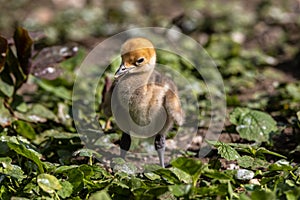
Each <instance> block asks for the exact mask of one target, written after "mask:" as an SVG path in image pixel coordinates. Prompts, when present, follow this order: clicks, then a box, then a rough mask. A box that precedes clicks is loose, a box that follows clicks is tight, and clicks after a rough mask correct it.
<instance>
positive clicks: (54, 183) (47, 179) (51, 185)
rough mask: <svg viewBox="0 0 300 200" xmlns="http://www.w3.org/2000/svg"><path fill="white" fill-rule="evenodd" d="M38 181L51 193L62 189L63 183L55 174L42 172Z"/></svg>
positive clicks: (41, 186)
mask: <svg viewBox="0 0 300 200" xmlns="http://www.w3.org/2000/svg"><path fill="white" fill-rule="evenodd" d="M37 183H38V185H39V186H40V188H42V190H44V191H45V192H47V193H49V194H51V193H54V192H55V191H57V190H60V189H62V186H61V184H60V183H59V181H58V179H57V178H56V177H55V176H52V175H50V174H40V175H38V177H37Z"/></svg>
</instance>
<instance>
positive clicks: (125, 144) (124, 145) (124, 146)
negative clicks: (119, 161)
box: [120, 133, 131, 159]
mask: <svg viewBox="0 0 300 200" xmlns="http://www.w3.org/2000/svg"><path fill="white" fill-rule="evenodd" d="M130 145H131V137H130V135H129V134H127V133H123V134H122V137H121V141H120V148H121V149H120V150H121V152H120V155H121V157H122V158H123V159H125V156H126V153H127V151H128V150H129V149H130Z"/></svg>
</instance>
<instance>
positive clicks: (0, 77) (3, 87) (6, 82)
mask: <svg viewBox="0 0 300 200" xmlns="http://www.w3.org/2000/svg"><path fill="white" fill-rule="evenodd" d="M4 73H5V71H2V72H1V73H0V92H2V93H3V94H4V95H6V96H8V97H12V95H13V93H14V89H15V87H14V84H13V82H12V80H11V79H10V76H9V75H6V74H4Z"/></svg>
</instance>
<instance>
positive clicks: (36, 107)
mask: <svg viewBox="0 0 300 200" xmlns="http://www.w3.org/2000/svg"><path fill="white" fill-rule="evenodd" d="M15 115H16V116H17V117H18V118H19V119H23V120H25V121H29V122H34V123H38V122H46V121H47V120H53V121H57V117H56V115H55V114H54V113H53V112H52V111H51V110H49V109H48V108H46V107H45V106H43V105H41V104H38V103H37V104H32V105H31V106H30V108H27V111H26V112H23V113H21V112H15Z"/></svg>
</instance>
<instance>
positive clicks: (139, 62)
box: [136, 58, 145, 65]
mask: <svg viewBox="0 0 300 200" xmlns="http://www.w3.org/2000/svg"><path fill="white" fill-rule="evenodd" d="M144 60H145V59H144V58H139V59H137V61H136V64H137V65H139V64H142V63H143V62H144Z"/></svg>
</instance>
